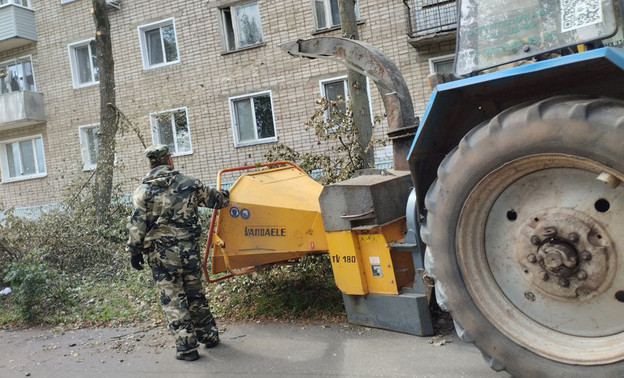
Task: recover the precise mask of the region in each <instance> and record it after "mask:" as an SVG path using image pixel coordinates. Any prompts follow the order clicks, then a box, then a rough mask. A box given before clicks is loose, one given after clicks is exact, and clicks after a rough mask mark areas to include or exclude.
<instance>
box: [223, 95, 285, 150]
mask: <svg viewBox="0 0 624 378" xmlns="http://www.w3.org/2000/svg"><path fill="white" fill-rule="evenodd" d="M230 115H231V117H232V127H233V131H234V146H236V147H239V146H246V145H251V144H257V143H265V142H275V141H277V137H276V133H275V121H274V119H273V105H272V100H271V92H262V93H254V94H251V95H246V96H238V97H232V98H230Z"/></svg>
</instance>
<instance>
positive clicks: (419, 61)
mask: <svg viewBox="0 0 624 378" xmlns="http://www.w3.org/2000/svg"><path fill="white" fill-rule="evenodd" d="M33 3H34V5H33V7H34V9H35V17H36V22H37V33H38V42H37V43H36V44H34V45H31V46H28V47H26V48H22V49H20V50H12V51H8V52H4V53H0V62H2V61H5V60H8V59H12V58H15V57H19V56H24V55H32V58H33V61H34V70H35V80H36V84H37V90H38V91H39V92H42V93H44V97H45V107H46V116H47V123H46V124H43V125H37V126H30V127H22V128H15V129H11V130H8V131H7V130H5V131H0V141H4V140H10V139H13V138H19V137H23V136H29V135H35V134H41V135H42V136H43V140H44V149H45V158H46V168H47V176H46V177H44V178H38V179H31V180H24V181H17V182H7V183H2V184H0V196H1V198H2V202H3V204H4V205H5V206H18V207H19V206H29V205H37V204H47V203H51V202H55V201H58V200H59V195H60V193H61V191H62V188H63V187H65V186H66V185H67V184H68V183H70V182H71V181H72V180H75V179H79V178H81V179H86V178H88V177H89V176H90V175H91V173H92V172H83V171H82V167H83V164H82V157H81V150H80V140H79V136H78V128H79V126H82V125H87V124H92V123H97V122H99V97H98V86H97V85H95V86H89V87H85V88H80V89H74V88H73V87H72V76H71V69H70V63H69V54H68V47H67V46H68V44H70V43H73V42H77V41H81V40H85V39H88V38H91V37H92V36H93V34H94V23H93V20H92V17H91V15H90V13H89V9H90V6H91V1H88V0H77V1H75V2H71V3H68V4H65V5H61V4H60V1H58V0H45V1H43V0H34V1H33ZM190 4H192V5H190ZM224 4H227V3H226V2H224V1H202V2H188V1H182V0H170V1H149V0H132V1H122V9H121V10H112V11H111V12H110V21H111V29H112V42H113V54H114V58H115V79H116V87H117V106H118V107H119V108H120V109H121V110H122V111H123V112H124V113H125V114H126V115H127V116H128V118H129V119H130V120H132V122H133V123H134V124H135V125H137V127H138V128H139V130H140V131H141V133H142V134H143V136H144V137H145V139H146V141H147V142H148V144H151V133H150V123H149V113H152V112H157V111H162V110H167V109H172V108H178V107H187V109H188V116H189V127H190V132H191V140H192V146H193V153H192V154H191V155H187V156H180V157H176V158H174V163H175V165H176V167H177V168H179V169H181V170H182V171H184V172H185V173H188V174H191V175H194V176H196V177H198V178H200V179H202V180H203V181H204V182H206V183H212V182H214V180H215V177H216V173H217V171H218V170H219V169H222V168H224V167H228V166H237V165H242V164H249V163H255V162H261V161H264V159H263V155H264V153H265V152H266V150H267V149H269V148H270V147H271V146H273V145H274V143H268V144H258V145H253V146H247V147H238V148H236V147H234V140H233V131H232V125H231V118H230V109H229V103H228V98H229V97H232V96H237V95H244V94H249V93H255V92H261V91H269V90H270V91H271V93H272V99H273V106H274V109H273V111H274V119H275V123H276V130H277V136H278V139H279V142H281V143H284V144H287V145H289V146H292V147H295V148H296V149H297V150H298V151H301V152H304V151H308V150H310V149H313V148H318V147H317V146H316V143H315V137H314V134H313V132H311V131H310V132H307V131H305V130H304V127H303V125H304V122H305V121H306V120H307V119H309V117H310V116H311V115H312V113H313V111H314V101H315V99H317V98H318V97H319V96H320V93H319V80H321V79H325V78H330V77H336V76H342V75H346V68H345V67H344V66H343V65H341V64H339V63H336V62H330V61H325V60H308V59H301V58H292V57H290V56H289V55H287V54H285V53H284V52H282V50H281V49H280V48H279V44H281V43H283V42H288V41H292V40H296V39H298V38H310V37H312V36H315V35H332V36H340V31H339V30H334V31H329V32H326V33H322V34H317V33H315V24H314V18H313V14H312V2H311V1H309V0H299V1H294V0H289V1H278V0H260V1H259V8H260V15H261V20H262V31H263V37H264V43H263V44H262V46H260V47H257V48H252V49H248V50H244V51H237V52H232V53H227V54H223V51H224V47H223V43H222V38H221V29H220V22H219V17H220V16H219V10H218V8H217V6H222V5H224ZM359 9H360V19H361V21H362V22H361V24H360V26H359V27H360V39H362V40H364V41H366V42H368V43H370V44H372V45H373V46H375V47H377V48H378V49H380V50H381V51H383V52H384V53H385V54H386V55H388V56H389V57H390V58H391V59H392V60H393V61H394V62H395V63H396V65H397V66H398V67H399V70H400V71H401V72H402V74H403V76H404V77H405V80H406V82H407V84H408V86H409V88H410V91H411V95H412V99H413V102H414V109H415V112H416V115H418V116H421V115H422V112H423V111H424V108H425V105H426V101H427V100H428V96H429V88H428V84H427V80H426V77H427V75H428V74H429V66H428V59H429V58H430V57H434V56H439V55H445V54H449V53H452V52H453V48H454V46H453V44H452V43H447V44H446V45H435V44H434V45H431V46H430V47H427V48H425V49H419V50H416V49H414V48H413V47H412V46H410V45H409V44H408V37H407V35H406V33H407V20H406V17H405V9H404V6H403V3H402V2H400V1H392V2H390V1H387V0H371V1H362V2H361V4H360V8H359ZM170 17H173V18H174V19H175V27H176V33H177V41H178V50H179V56H180V63H179V64H174V65H170V66H165V67H160V68H156V69H150V70H144V69H143V66H142V59H141V50H140V43H139V38H138V31H137V28H138V27H139V26H141V25H145V24H149V23H152V22H157V21H160V20H163V19H165V18H170ZM371 94H372V106H373V112H374V114H381V113H383V111H384V110H383V104H382V102H381V99H380V96H379V94H378V93H377V89H376V87H375V86H374V85H373V84H372V83H371ZM386 132H387V126H386V125H385V124H383V125H380V126H379V127H377V128H376V129H375V135H376V138H383V136H384V135H385V133H386ZM117 141H118V144H117V162H118V168H119V172H118V173H117V174H116V180H117V181H118V182H120V183H122V187H123V189H124V190H125V191H126V192H131V191H132V190H133V188H134V187H135V186H136V185H137V183H138V180H139V179H140V177H142V176H143V175H144V174H145V173H146V171H147V164H146V162H145V160H144V158H143V157H142V151H143V146H142V145H141V143H140V141H139V139H138V137H137V136H136V134H135V133H134V132H133V131H132V130H125V131H124V132H123V133H120V134H119V136H118V139H117ZM380 154H383V152H381V153H380Z"/></svg>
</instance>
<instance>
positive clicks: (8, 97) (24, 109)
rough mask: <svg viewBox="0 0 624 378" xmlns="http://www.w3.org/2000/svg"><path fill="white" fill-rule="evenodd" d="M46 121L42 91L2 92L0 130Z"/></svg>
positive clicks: (0, 98)
mask: <svg viewBox="0 0 624 378" xmlns="http://www.w3.org/2000/svg"><path fill="white" fill-rule="evenodd" d="M45 121H46V117H45V107H44V103H43V94H42V93H37V92H28V91H15V92H10V93H5V94H0V131H2V130H8V129H13V128H16V127H22V126H29V125H35V124H38V123H42V122H45Z"/></svg>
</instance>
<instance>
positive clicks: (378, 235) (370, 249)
mask: <svg viewBox="0 0 624 378" xmlns="http://www.w3.org/2000/svg"><path fill="white" fill-rule="evenodd" d="M405 230H406V227H405V219H404V218H402V219H399V220H397V221H394V222H392V223H389V224H386V225H384V226H380V227H374V228H371V229H367V230H354V232H356V233H357V238H358V243H359V246H360V252H361V255H362V263H363V265H364V272H365V274H366V281H367V283H368V291H369V292H370V293H376V294H399V288H400V285H402V284H404V283H405V281H406V277H405V276H406V274H403V272H407V275H409V268H410V267H411V271H412V272H413V263H412V260H411V253H409V252H408V253H405V252H404V253H400V254H399V253H397V252H394V251H392V250H391V249H390V248H389V246H388V243H390V242H393V241H398V240H402V239H403V238H404V237H405ZM401 255H405V256H401ZM402 257H406V258H402ZM396 271H399V272H401V274H400V275H401V277H397V273H396ZM412 277H413V274H412ZM399 278H400V279H399ZM398 281H401V282H398Z"/></svg>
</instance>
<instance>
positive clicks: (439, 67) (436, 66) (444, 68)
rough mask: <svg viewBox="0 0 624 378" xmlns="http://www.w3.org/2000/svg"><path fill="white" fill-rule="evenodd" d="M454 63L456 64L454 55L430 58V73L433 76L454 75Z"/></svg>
mask: <svg viewBox="0 0 624 378" xmlns="http://www.w3.org/2000/svg"><path fill="white" fill-rule="evenodd" d="M454 62H455V56H454V55H452V54H451V55H444V56H437V57H435V58H430V59H429V72H430V73H432V74H434V73H453V72H454V71H455V67H454Z"/></svg>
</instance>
